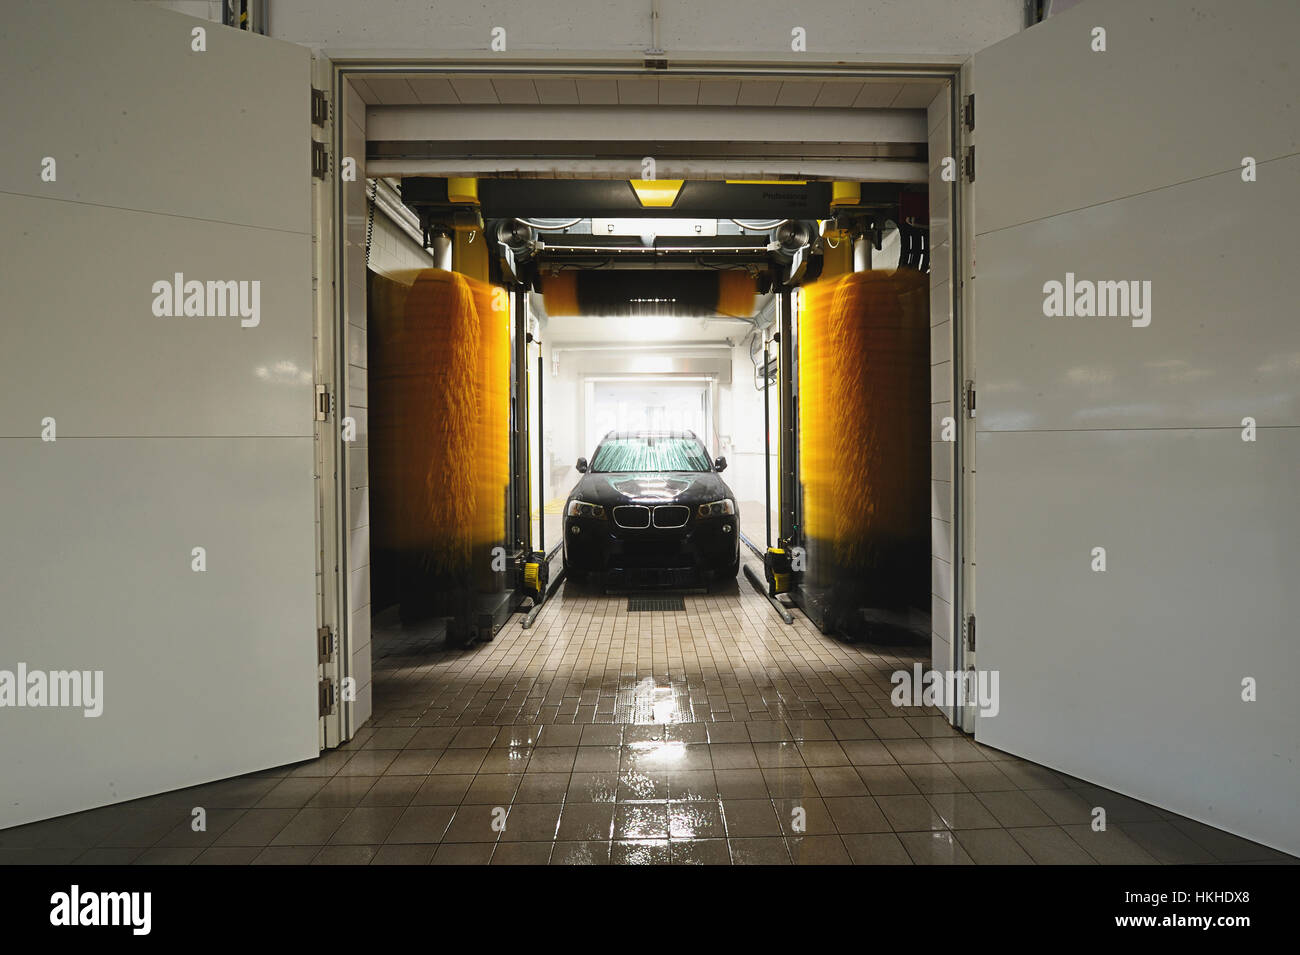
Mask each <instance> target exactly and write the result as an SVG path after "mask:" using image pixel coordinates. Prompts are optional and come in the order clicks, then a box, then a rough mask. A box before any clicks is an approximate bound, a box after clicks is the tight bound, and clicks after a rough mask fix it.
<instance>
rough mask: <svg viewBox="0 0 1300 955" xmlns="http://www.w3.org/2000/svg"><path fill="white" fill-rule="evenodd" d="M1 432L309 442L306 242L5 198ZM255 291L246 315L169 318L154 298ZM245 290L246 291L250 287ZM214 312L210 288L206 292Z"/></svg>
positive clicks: (0, 209)
mask: <svg viewBox="0 0 1300 955" xmlns="http://www.w3.org/2000/svg"><path fill="white" fill-rule="evenodd" d="M0 221H4V222H7V223H10V224H11V227H10V228H6V229H5V230H4V231H3V232H0V259H2V260H3V261H4V262H5V263H6V270H7V272H8V274H7V277H6V280H5V294H6V295H7V296H8V298H9V303H10V304H11V305H13V307H14V308H17V307H19V303H21V307H22V308H23V309H24V311H25V312H26V316H25V317H26V318H29V319H30V320H19V321H17V322H10V323H6V325H5V327H4V328H3V329H0V341H3V343H4V347H3V349H0V378H3V379H4V382H5V384H4V388H5V393H6V400H5V402H4V403H3V405H0V434H4V435H37V434H39V432H40V427H41V419H42V418H43V417H45V416H47V415H51V416H53V417H54V418H55V420H56V421H57V423H58V426H59V431H58V434H59V436H60V437H73V436H88V435H116V434H124V433H126V434H137V435H146V434H147V435H157V436H165V435H206V434H213V435H216V434H221V435H266V436H284V435H298V436H303V435H306V436H310V435H311V434H312V414H311V409H312V401H313V394H314V390H313V385H312V368H313V355H312V312H311V298H310V288H309V287H308V294H307V295H304V294H303V291H304V284H303V283H304V276H305V277H307V280H308V281H310V276H311V254H312V248H311V236H310V235H309V234H303V233H294V232H281V231H273V230H269V229H249V228H246V227H244V226H238V225H228V224H225V223H214V222H204V221H199V220H195V219H190V218H183V217H179V216H164V215H156V214H152V213H147V212H135V211H129V210H123V209H113V208H106V207H103V206H96V205H79V204H77V203H66V202H50V201H48V200H43V199H33V198H27V197H22V196H5V195H0ZM177 272H180V273H181V274H182V275H183V276H184V280H185V281H189V280H191V279H193V280H198V281H207V280H213V281H219V280H220V281H224V280H239V279H243V280H246V281H257V282H258V283H259V284H258V299H259V303H258V304H259V308H258V314H257V316H256V318H257V321H258V324H257V325H256V326H250V327H247V328H246V327H243V325H242V324H241V323H242V322H243V321H249V322H252V321H253V319H252V318H250V319H246V320H245V319H241V318H240V317H237V316H236V317H225V318H222V317H202V318H196V317H185V316H183V315H182V316H176V317H159V316H156V315H154V313H153V308H152V306H153V302H154V298H155V296H154V294H153V292H152V288H153V284H154V283H155V282H158V281H167V282H174V281H175V273H177ZM249 290H250V292H251V286H250V287H249ZM204 297H205V308H206V289H205V295H204Z"/></svg>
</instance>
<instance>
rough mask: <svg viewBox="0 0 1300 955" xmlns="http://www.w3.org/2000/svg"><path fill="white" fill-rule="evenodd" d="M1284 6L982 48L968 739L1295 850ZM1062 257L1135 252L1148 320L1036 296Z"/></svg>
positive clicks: (1130, 12) (1159, 8) (1294, 28)
mask: <svg viewBox="0 0 1300 955" xmlns="http://www.w3.org/2000/svg"><path fill="white" fill-rule="evenodd" d="M1094 26H1103V27H1105V28H1106V30H1107V45H1108V49H1107V52H1105V53H1093V52H1091V50H1090V49H1089V44H1090V42H1091V31H1092V28H1093V27H1094ZM1298 33H1300V6H1297V5H1294V4H1274V3H1255V2H1243V3H1229V2H1226V0H1215V2H1206V3H1201V4H1198V5H1196V6H1195V7H1191V6H1188V5H1186V4H1183V3H1178V2H1173V0H1151V2H1147V3H1142V4H1131V3H1127V2H1120V0H1093V2H1090V3H1086V4H1080V5H1079V6H1077V7H1073V8H1071V9H1070V10H1068V11H1066V12H1065V13H1063V14H1061V15H1060V16H1054V17H1052V18H1050V19H1049V20H1048V21H1046V22H1044V23H1042V24H1039V25H1037V26H1035V27H1033V28H1031V29H1029V30H1027V31H1025V32H1024V33H1022V34H1020V35H1019V36H1016V37H1012V38H1010V39H1008V40H1006V41H1003V42H1002V43H1000V44H998V45H997V46H995V47H993V48H991V49H989V50H987V51H985V52H983V53H980V54H977V55H976V57H975V58H974V60H973V65H972V77H973V81H972V88H973V91H974V93H975V103H976V107H975V114H976V125H975V130H974V132H973V133H972V135H971V139H972V141H973V142H974V144H975V146H976V166H975V169H976V178H975V182H974V183H973V184H972V185H971V187H970V188H971V190H972V193H973V203H974V210H975V214H974V220H973V230H974V233H975V239H974V245H975V251H974V267H973V275H974V278H973V281H972V284H971V289H972V324H971V326H970V328H971V341H972V342H973V349H972V350H971V351H968V354H970V353H971V352H972V351H973V355H974V362H973V366H971V367H970V368H969V369H968V377H971V378H973V379H974V381H975V383H976V388H977V394H978V417H977V418H976V420H975V422H974V427H975V429H976V434H975V440H974V447H973V451H974V455H973V457H974V461H973V466H974V471H973V476H972V479H971V483H970V489H971V494H972V498H973V509H972V513H971V517H972V520H971V522H970V525H969V526H970V527H971V528H972V530H971V534H972V537H971V539H970V542H969V546H968V549H967V553H968V555H969V556H970V558H971V562H972V563H971V566H970V567H968V568H967V578H966V581H967V588H968V589H967V591H966V593H967V597H968V606H967V609H968V610H969V611H972V612H974V613H975V615H976V617H977V619H978V624H979V626H978V645H977V652H976V655H975V657H976V663H975V665H976V666H977V668H978V669H980V670H987V671H997V672H998V673H999V676H1000V689H1001V693H1000V695H1001V709H1000V712H999V713H998V715H997V716H981V717H980V718H979V719H978V721H977V722H976V724H975V733H976V738H977V739H979V740H980V741H982V742H986V743H989V744H990V745H993V746H996V747H999V748H1001V749H1005V750H1007V751H1009V752H1011V753H1015V754H1017V755H1021V756H1025V757H1027V758H1029V759H1033V760H1036V761H1038V762H1041V763H1044V764H1046V765H1048V766H1052V767H1054V768H1056V769H1059V770H1061V771H1063V772H1067V773H1070V774H1073V775H1075V776H1079V777H1082V778H1084V779H1088V780H1091V781H1094V782H1097V783H1099V784H1102V785H1105V786H1108V787H1110V788H1113V789H1115V790H1118V791H1120V792H1123V793H1126V794H1128V795H1131V796H1134V797H1136V798H1140V799H1144V800H1148V801H1150V802H1153V803H1155V804H1157V805H1160V806H1162V807H1165V808H1167V809H1170V810H1173V811H1176V812H1180V813H1184V814H1186V815H1188V816H1191V817H1193V818H1196V819H1199V820H1201V821H1203V822H1206V823H1208V824H1210V825H1214V826H1219V827H1221V828H1225V829H1228V830H1231V831H1233V832H1236V833H1239V834H1241V835H1244V836H1247V837H1249V838H1253V839H1256V840H1259V841H1260V842H1264V843H1267V844H1269V845H1272V846H1276V847H1278V848H1282V849H1286V850H1288V851H1291V852H1300V828H1297V826H1296V824H1295V811H1294V804H1295V794H1296V793H1297V792H1300V773H1298V771H1297V757H1298V756H1300V751H1298V750H1297V742H1296V733H1295V727H1296V726H1297V725H1300V699H1298V698H1297V697H1296V696H1295V694H1293V693H1291V692H1290V690H1289V689H1288V688H1289V687H1290V686H1291V685H1292V684H1293V683H1294V681H1295V680H1296V679H1297V677H1300V654H1297V652H1296V644H1295V623H1294V621H1295V619H1296V616H1297V611H1298V610H1300V607H1298V606H1297V603H1296V596H1295V581H1296V580H1297V579H1300V512H1298V511H1297V508H1296V506H1295V502H1296V490H1295V480H1296V477H1295V476H1296V474H1297V473H1300V333H1298V332H1297V324H1296V321H1295V307H1294V287H1295V275H1294V266H1293V265H1292V260H1293V259H1294V258H1295V249H1296V243H1295V239H1294V236H1293V231H1292V230H1291V229H1290V226H1289V222H1290V220H1292V219H1294V218H1295V214H1296V212H1297V211H1300V176H1298V175H1297V172H1300V157H1297V156H1296V155H1295V153H1296V151H1297V135H1298V133H1297V131H1298V130H1300V126H1297V124H1296V123H1295V122H1294V117H1295V116H1297V115H1300V93H1298V92H1297V91H1298V90H1300V87H1297V84H1296V83H1295V75H1294V60H1295V58H1294V50H1293V49H1292V48H1293V47H1294V37H1295V36H1296V35H1297V34H1298ZM1243 156H1253V157H1255V158H1256V159H1257V160H1259V163H1260V165H1259V167H1258V178H1257V181H1255V182H1244V181H1243V180H1242V178H1241V175H1240V166H1239V163H1240V160H1241V158H1242V157H1243ZM1067 273H1074V275H1075V277H1076V279H1079V280H1088V281H1094V282H1100V281H1133V280H1137V281H1149V282H1151V296H1152V298H1151V305H1152V309H1151V321H1150V325H1149V326H1147V327H1133V325H1132V324H1131V319H1130V318H1129V317H1073V318H1072V317H1046V316H1045V315H1044V311H1043V304H1044V292H1043V286H1044V283H1046V282H1048V281H1053V280H1055V281H1058V282H1064V281H1065V280H1066V275H1067ZM1244 417H1251V418H1254V419H1255V420H1256V421H1257V422H1258V424H1259V425H1260V426H1261V430H1260V431H1259V432H1258V435H1257V440H1256V441H1254V442H1248V441H1243V440H1242V433H1241V429H1242V418H1244ZM1095 547H1104V548H1106V559H1107V568H1106V570H1105V572H1096V571H1094V570H1093V569H1092V564H1093V560H1094V555H1093V548H1095ZM1248 677H1250V678H1254V679H1256V680H1258V681H1259V691H1258V693H1259V698H1258V700H1257V701H1256V702H1245V701H1243V700H1242V681H1243V680H1244V679H1246V678H1248Z"/></svg>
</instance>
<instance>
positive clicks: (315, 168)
mask: <svg viewBox="0 0 1300 955" xmlns="http://www.w3.org/2000/svg"><path fill="white" fill-rule="evenodd" d="M329 172H330V154H329V150H328V149H327V148H326V146H325V144H324V143H319V142H317V141H316V140H314V139H313V140H312V141H311V174H312V177H313V178H316V179H324V178H325V177H326V176H328V175H329Z"/></svg>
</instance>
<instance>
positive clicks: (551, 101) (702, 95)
mask: <svg viewBox="0 0 1300 955" xmlns="http://www.w3.org/2000/svg"><path fill="white" fill-rule="evenodd" d="M351 82H352V83H353V85H354V86H355V87H356V90H357V93H358V94H359V95H360V96H361V98H362V99H363V100H364V101H365V102H366V103H367V104H369V105H372V106H402V105H456V104H461V105H483V104H501V105H529V104H541V105H553V106H566V105H582V106H595V105H600V106H651V105H658V106H754V107H773V106H781V107H789V108H792V109H816V108H821V107H831V108H839V109H846V108H857V109H924V108H925V107H926V106H928V105H929V104H930V102H931V100H933V99H934V98H935V96H937V95H938V94H939V92H940V91H941V90H942V89H943V88H944V86H945V82H944V81H943V80H931V79H867V80H863V79H845V80H825V79H813V78H808V79H804V78H794V79H764V78H755V79H705V78H696V79H692V78H689V77H676V76H673V77H647V76H635V77H626V78H624V77H617V76H589V75H588V76H582V75H572V76H564V75H548V76H532V77H529V76H495V77H493V76H488V75H483V74H473V75H464V74H460V75H446V76H431V75H429V74H427V73H426V74H420V73H389V74H385V75H383V76H378V75H376V76H371V77H368V78H366V79H361V78H358V77H353V78H352V80H351Z"/></svg>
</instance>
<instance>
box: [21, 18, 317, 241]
mask: <svg viewBox="0 0 1300 955" xmlns="http://www.w3.org/2000/svg"><path fill="white" fill-rule="evenodd" d="M196 27H198V28H203V29H205V30H206V31H207V35H206V39H207V51H206V52H204V53H198V52H194V51H193V50H192V49H191V42H192V34H191V31H192V30H194V29H195V28H196ZM0 49H2V50H3V53H4V55H3V57H0V84H3V86H2V88H3V89H5V90H7V91H9V95H7V96H6V97H5V103H4V114H5V132H6V136H7V137H18V138H11V139H9V141H8V143H7V145H6V148H5V149H3V150H0V192H14V193H18V194H19V195H29V196H40V197H42V198H47V199H64V200H67V201H70V202H80V203H93V204H95V205H105V206H115V207H117V208H121V209H138V210H143V211H147V212H161V213H167V214H169V215H177V216H192V217H194V218H196V219H204V220H210V221H217V222H236V223H240V224H242V225H250V226H257V227H259V228H264V229H282V230H285V231H288V232H302V231H303V222H304V220H303V214H304V213H303V210H304V209H308V208H309V205H308V204H309V203H310V201H311V195H310V193H311V179H310V177H308V176H305V175H303V172H304V170H306V169H307V168H309V167H308V162H309V153H308V151H307V150H308V148H309V147H308V146H307V145H306V144H307V139H308V135H309V131H310V128H311V126H310V124H311V117H310V113H309V110H308V107H309V104H310V93H309V90H308V86H309V83H310V74H309V68H310V54H309V53H308V51H307V50H306V49H305V48H304V47H299V46H295V45H293V44H291V43H282V42H279V41H276V40H270V39H267V38H266V37H262V36H257V35H255V34H250V33H245V32H243V31H239V30H232V29H227V28H225V27H222V26H220V25H219V24H216V23H211V22H209V21H206V20H196V19H193V18H191V17H185V16H180V15H179V14H176V13H172V12H171V11H168V10H159V9H156V8H154V7H153V6H151V5H146V4H140V3H130V2H126V0H7V2H6V3H5V13H4V18H3V21H0ZM290 139H292V140H293V141H294V143H295V147H294V149H292V150H288V149H283V148H279V147H280V146H281V145H282V144H284V143H286V142H288V141H289V140H290ZM46 156H52V157H54V158H55V160H56V161H57V171H58V179H57V181H55V182H42V181H41V179H40V176H39V173H40V168H41V167H40V163H41V160H42V158H43V157H46ZM217 197H219V201H214V200H215V199H217ZM86 251H87V254H93V252H94V249H93V248H92V249H87V250H86Z"/></svg>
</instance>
